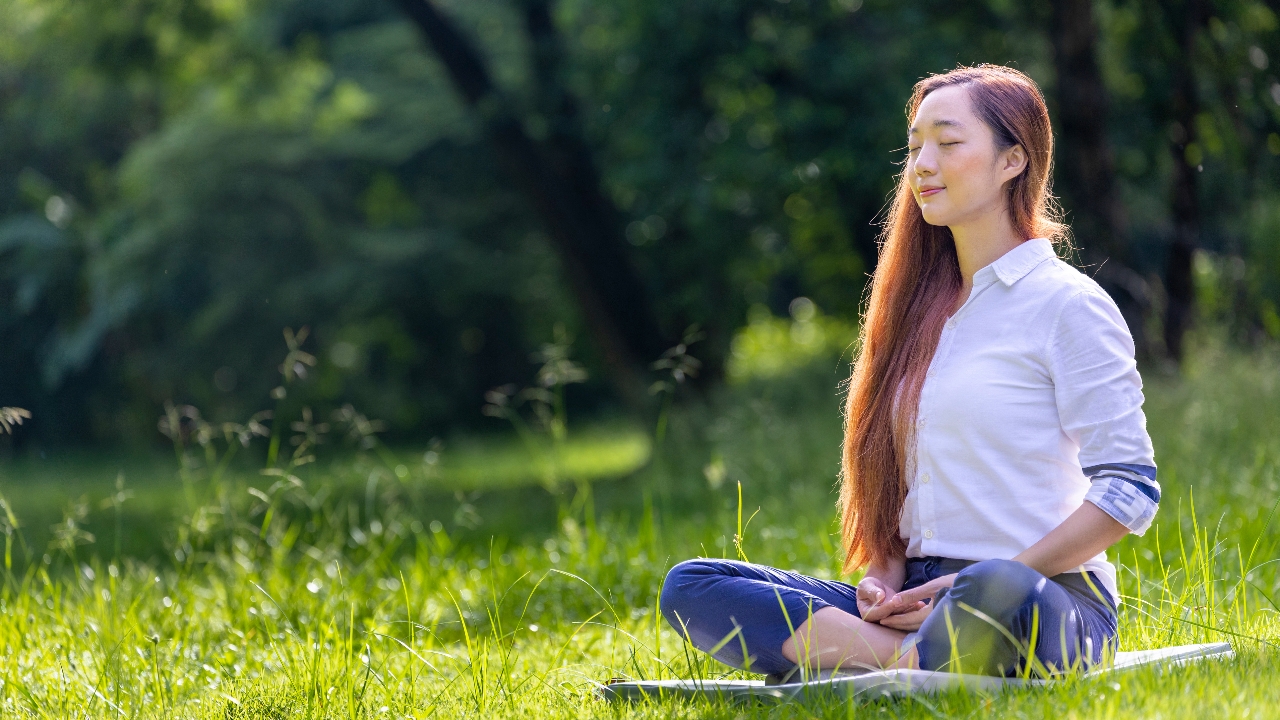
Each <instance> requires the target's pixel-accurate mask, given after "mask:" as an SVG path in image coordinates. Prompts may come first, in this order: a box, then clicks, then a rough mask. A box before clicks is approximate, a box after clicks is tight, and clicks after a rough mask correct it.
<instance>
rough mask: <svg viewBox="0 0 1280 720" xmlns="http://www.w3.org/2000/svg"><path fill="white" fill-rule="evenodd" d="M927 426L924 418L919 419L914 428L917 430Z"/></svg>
mask: <svg viewBox="0 0 1280 720" xmlns="http://www.w3.org/2000/svg"><path fill="white" fill-rule="evenodd" d="M928 424H929V421H928V420H926V419H924V418H920V419H919V420H917V421H916V427H918V428H923V427H924V426H925V425H928Z"/></svg>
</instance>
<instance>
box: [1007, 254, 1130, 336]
mask: <svg viewBox="0 0 1280 720" xmlns="http://www.w3.org/2000/svg"><path fill="white" fill-rule="evenodd" d="M1020 284H1024V285H1025V286H1026V287H1025V288H1023V290H1024V292H1025V294H1026V295H1031V296H1034V297H1035V298H1037V300H1038V301H1039V302H1041V303H1043V304H1044V306H1045V310H1047V311H1048V315H1049V316H1050V317H1055V318H1061V317H1062V316H1063V315H1064V314H1067V315H1078V314H1084V315H1086V316H1089V315H1093V316H1096V315H1101V316H1104V317H1106V318H1107V319H1108V320H1114V321H1118V322H1119V323H1121V324H1122V325H1123V323H1124V319H1123V317H1122V316H1121V314H1120V308H1119V307H1118V306H1117V305H1116V303H1115V301H1114V300H1112V299H1111V296H1110V295H1109V294H1107V291H1106V290H1103V289H1102V286H1101V285H1099V284H1098V283H1097V282H1096V281H1095V280H1094V279H1093V278H1091V277H1089V276H1088V275H1086V274H1085V273H1084V272H1082V271H1081V270H1080V269H1079V268H1076V267H1074V266H1072V265H1070V264H1069V263H1067V262H1066V261H1064V260H1062V259H1061V258H1056V257H1054V258H1049V259H1048V260H1046V261H1044V262H1042V263H1040V264H1039V265H1038V266H1036V268H1035V269H1034V270H1032V271H1031V272H1030V273H1028V274H1027V276H1026V277H1025V278H1023V280H1022V282H1021V283H1020Z"/></svg>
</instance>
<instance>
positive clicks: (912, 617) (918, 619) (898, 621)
mask: <svg viewBox="0 0 1280 720" xmlns="http://www.w3.org/2000/svg"><path fill="white" fill-rule="evenodd" d="M930 609H931V608H929V607H928V606H924V607H922V608H920V609H918V610H915V611H913V612H909V613H902V614H900V615H890V616H889V617H887V618H885V619H884V620H882V621H881V622H880V624H881V625H884V626H885V627H890V628H893V629H894V630H918V629H919V628H920V625H921V624H922V623H923V622H924V620H925V618H927V617H929V611H930Z"/></svg>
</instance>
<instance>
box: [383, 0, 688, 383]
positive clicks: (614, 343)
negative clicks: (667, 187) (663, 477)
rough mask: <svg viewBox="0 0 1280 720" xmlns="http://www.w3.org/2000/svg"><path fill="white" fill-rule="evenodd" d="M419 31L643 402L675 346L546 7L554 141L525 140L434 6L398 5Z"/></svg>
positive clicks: (543, 36) (530, 7)
mask: <svg viewBox="0 0 1280 720" xmlns="http://www.w3.org/2000/svg"><path fill="white" fill-rule="evenodd" d="M397 2H398V3H399V5H400V7H401V8H402V10H403V11H404V13H405V14H406V15H407V16H408V17H409V19H410V20H412V21H413V23H414V24H415V25H417V27H418V29H419V30H420V31H421V32H422V34H423V36H424V38H425V39H426V41H427V43H428V44H429V45H430V46H431V48H432V49H433V50H434V51H435V54H436V55H437V57H439V59H440V61H441V62H442V63H443V65H444V67H445V69H446V70H447V72H448V73H449V77H450V78H451V79H452V81H453V84H454V86H455V87H456V88H457V90H458V92H459V94H461V95H462V97H463V99H464V100H465V101H466V103H467V104H468V105H469V106H470V107H471V108H472V109H473V110H474V111H475V112H477V114H479V116H480V119H481V122H482V123H483V126H484V128H485V131H486V134H487V136H488V139H489V141H490V143H491V144H492V145H493V148H494V150H495V152H496V155H497V157H498V160H499V162H500V163H501V165H502V167H503V170H504V171H505V172H506V174H507V175H508V177H509V178H510V179H511V180H512V182H513V183H514V184H515V185H516V187H517V189H518V190H519V191H520V193H521V194H522V195H523V196H524V197H525V198H526V200H527V201H528V202H529V204H530V206H531V207H532V209H533V210H534V212H535V213H536V214H537V216H538V218H539V220H541V222H542V224H543V226H544V227H545V228H546V230H547V233H548V235H550V237H551V240H552V243H553V245H554V247H555V249H556V251H557V253H558V255H559V257H560V261H561V264H562V266H563V268H564V272H565V275H566V277H567V279H568V281H569V284H570V286H571V288H572V290H573V293H574V296H575V297H576V299H577V302H578V306H579V308H580V309H581V311H582V315H583V318H584V320H585V321H586V324H587V327H588V328H589V330H590V332H591V334H592V337H593V339H594V340H595V342H596V344H597V346H598V347H599V349H600V351H601V354H602V355H603V357H604V360H605V363H606V365H607V366H608V368H609V371H610V373H611V375H612V377H613V380H614V382H615V385H616V386H617V387H618V389H619V390H620V392H621V393H622V395H623V396H624V398H625V399H628V400H630V401H637V400H638V398H639V397H642V394H641V390H640V388H641V387H642V381H641V374H640V371H641V368H643V367H644V365H645V363H646V362H647V361H650V360H654V359H656V358H657V357H658V356H660V355H661V354H662V353H663V351H664V350H665V349H666V348H667V347H669V346H670V345H674V344H675V343H674V342H670V343H668V342H667V340H666V338H664V336H663V334H662V331H661V329H660V328H659V325H658V322H657V319H656V317H655V315H654V312H653V310H652V303H651V301H650V298H649V294H648V292H647V291H646V289H645V286H644V283H643V282H642V281H641V279H640V276H639V274H638V273H637V272H636V270H635V268H634V267H633V266H632V264H631V261H630V258H629V257H628V256H627V249H626V247H625V245H624V240H623V233H622V229H623V224H622V221H621V217H620V215H619V213H618V212H617V210H616V208H615V207H614V206H613V204H612V203H611V202H609V201H608V200H607V199H606V198H605V197H604V194H603V193H602V192H601V189H600V176H599V173H598V171H597V170H596V168H595V165H594V163H593V162H592V158H591V152H590V149H589V148H588V146H587V144H586V141H585V140H584V139H583V137H582V132H581V127H580V123H579V120H578V114H577V107H576V103H575V102H574V100H573V97H572V96H571V95H570V94H569V93H568V92H567V91H566V90H565V89H564V85H563V82H562V78H561V77H560V68H559V60H560V54H561V51H560V44H559V38H558V37H557V36H556V34H555V29H554V26H553V25H552V24H551V17H550V13H549V11H548V8H547V6H546V2H545V1H543V0H530V1H529V2H526V3H525V7H524V9H525V19H526V25H527V27H528V29H529V32H530V35H531V40H532V42H533V45H534V65H535V76H536V79H537V81H538V83H539V87H538V92H539V96H540V98H541V104H542V106H543V107H542V109H543V110H544V111H545V112H547V113H548V115H547V121H548V124H549V133H548V137H547V139H546V140H544V141H542V142H538V141H535V140H534V139H533V138H531V137H530V136H529V135H528V133H526V132H525V129H524V126H523V124H522V123H521V122H520V119H519V118H517V117H516V116H515V114H514V113H513V111H512V109H511V107H510V104H509V103H508V101H507V100H506V98H505V97H503V95H502V93H501V92H500V91H499V90H498V89H497V87H496V86H495V85H494V84H493V81H492V79H491V77H490V75H489V71H488V69H487V68H486V67H485V64H484V62H483V60H482V59H481V56H480V54H479V52H477V50H476V49H475V48H474V47H473V46H472V45H471V43H470V42H469V41H468V40H467V39H466V38H464V37H463V36H462V34H461V33H460V32H458V30H457V29H456V28H455V27H454V26H453V24H452V23H451V22H449V21H448V20H447V19H446V18H445V17H444V16H442V15H441V14H440V12H439V11H438V10H437V9H436V8H435V6H434V5H432V4H431V2H430V0H397Z"/></svg>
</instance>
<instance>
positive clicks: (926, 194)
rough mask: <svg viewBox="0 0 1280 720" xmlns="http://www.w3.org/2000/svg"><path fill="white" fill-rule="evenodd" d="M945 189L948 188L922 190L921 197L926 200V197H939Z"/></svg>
mask: <svg viewBox="0 0 1280 720" xmlns="http://www.w3.org/2000/svg"><path fill="white" fill-rule="evenodd" d="M945 189H946V188H940V187H931V188H920V197H922V198H926V197H929V196H930V195H937V194H938V193H940V192H942V191H943V190H945Z"/></svg>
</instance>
